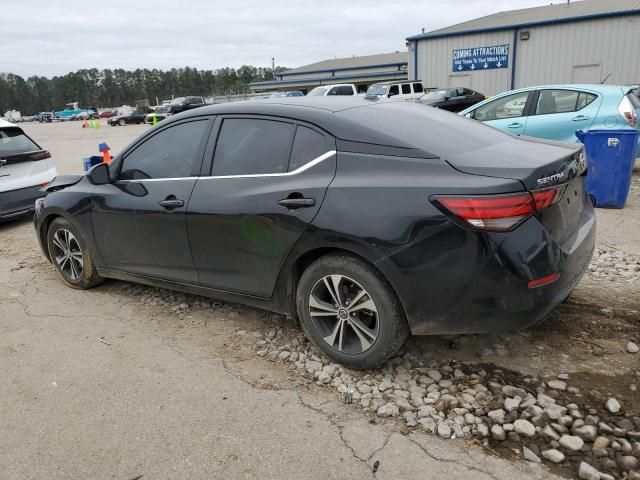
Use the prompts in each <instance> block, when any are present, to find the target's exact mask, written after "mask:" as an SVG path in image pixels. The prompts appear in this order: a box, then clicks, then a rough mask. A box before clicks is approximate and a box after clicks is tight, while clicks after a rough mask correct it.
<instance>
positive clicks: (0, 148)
mask: <svg viewBox="0 0 640 480" xmlns="http://www.w3.org/2000/svg"><path fill="white" fill-rule="evenodd" d="M38 150H40V147H39V146H38V145H36V144H35V143H34V142H33V141H32V140H31V139H30V138H29V137H27V136H26V135H25V134H24V132H23V131H22V130H20V129H19V128H18V127H9V128H2V129H0V158H2V157H8V156H11V155H17V154H19V153H25V152H34V151H38Z"/></svg>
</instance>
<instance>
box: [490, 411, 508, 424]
mask: <svg viewBox="0 0 640 480" xmlns="http://www.w3.org/2000/svg"><path fill="white" fill-rule="evenodd" d="M487 415H488V416H489V418H490V419H491V421H492V422H493V423H499V424H502V423H504V416H505V411H504V410H502V409H501V408H499V409H498V410H491V411H490V412H489V413H487Z"/></svg>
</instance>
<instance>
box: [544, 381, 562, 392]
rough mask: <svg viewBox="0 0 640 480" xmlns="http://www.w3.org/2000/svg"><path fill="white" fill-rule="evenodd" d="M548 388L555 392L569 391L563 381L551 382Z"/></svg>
mask: <svg viewBox="0 0 640 480" xmlns="http://www.w3.org/2000/svg"><path fill="white" fill-rule="evenodd" d="M547 386H548V387H549V388H552V389H553V390H561V391H565V390H566V389H567V384H566V383H565V382H563V381H562V380H550V381H548V382H547Z"/></svg>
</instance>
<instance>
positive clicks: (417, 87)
mask: <svg viewBox="0 0 640 480" xmlns="http://www.w3.org/2000/svg"><path fill="white" fill-rule="evenodd" d="M423 92H424V88H422V84H421V83H414V84H413V93H423Z"/></svg>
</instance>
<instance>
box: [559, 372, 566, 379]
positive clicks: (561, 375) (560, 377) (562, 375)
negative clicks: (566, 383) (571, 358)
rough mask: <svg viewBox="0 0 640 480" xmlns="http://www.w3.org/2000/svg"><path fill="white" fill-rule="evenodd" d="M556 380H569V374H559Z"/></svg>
mask: <svg viewBox="0 0 640 480" xmlns="http://www.w3.org/2000/svg"><path fill="white" fill-rule="evenodd" d="M558 379H560V380H569V374H568V373H561V374H559V375H558Z"/></svg>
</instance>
